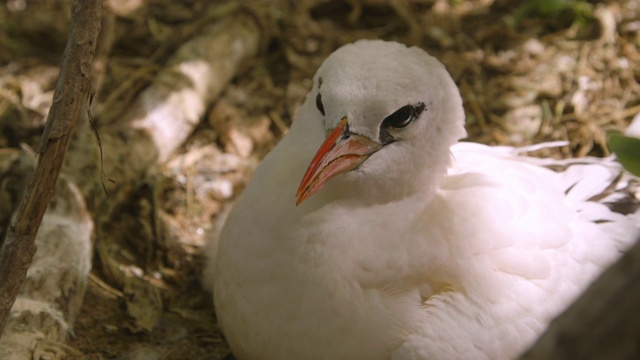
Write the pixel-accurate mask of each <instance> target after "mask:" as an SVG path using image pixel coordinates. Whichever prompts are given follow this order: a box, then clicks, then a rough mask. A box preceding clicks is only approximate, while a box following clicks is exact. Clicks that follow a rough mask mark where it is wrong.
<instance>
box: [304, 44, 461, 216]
mask: <svg viewBox="0 0 640 360" xmlns="http://www.w3.org/2000/svg"><path fill="white" fill-rule="evenodd" d="M306 102H307V103H306V104H305V106H303V111H301V114H299V116H304V117H308V119H304V120H305V121H319V122H322V124H323V125H324V126H323V127H324V129H325V131H326V134H327V135H326V139H325V141H324V142H323V144H322V145H321V146H320V148H319V149H318V150H317V153H316V154H315V156H314V157H313V159H312V160H311V164H310V165H309V167H308V169H307V171H306V173H305V174H304V177H303V179H302V181H301V183H300V187H299V188H298V192H297V194H296V196H297V197H298V201H297V203H296V204H300V203H302V202H303V201H305V200H306V199H308V198H309V197H310V196H312V195H314V194H315V193H317V192H319V191H320V190H321V189H322V188H323V187H324V186H325V185H326V184H327V183H328V182H332V183H339V184H338V185H340V186H341V187H342V188H343V189H350V190H347V191H351V192H362V191H364V192H369V193H371V192H375V194H376V196H378V197H379V198H381V199H382V198H386V199H397V198H398V197H402V196H406V195H407V194H410V193H413V192H416V191H419V190H420V189H429V188H435V187H437V185H438V184H439V180H440V179H441V178H442V177H443V176H444V174H445V173H446V168H447V166H448V165H449V163H450V157H451V156H450V152H449V147H450V146H451V145H452V144H454V143H455V142H457V141H458V140H459V139H460V138H462V137H464V136H465V135H466V132H465V130H464V110H463V108H462V100H461V98H460V94H459V91H458V88H457V87H456V85H455V83H454V82H453V80H452V79H451V76H450V75H449V73H448V72H447V70H446V69H445V67H444V66H443V65H442V64H441V63H440V62H439V61H438V60H436V59H435V58H434V57H432V56H430V55H428V54H427V53H426V52H425V51H423V50H421V49H419V48H407V47H406V46H404V45H402V44H398V43H394V42H385V41H379V40H375V41H369V40H362V41H358V42H356V43H354V44H350V45H346V46H343V47H342V48H340V49H338V50H337V51H335V52H334V53H333V54H331V55H330V56H329V57H328V58H327V59H326V60H325V62H324V63H323V64H322V66H321V67H320V69H318V72H317V73H316V75H315V77H314V87H313V90H312V91H311V93H310V94H309V96H308V97H307V100H306Z"/></svg>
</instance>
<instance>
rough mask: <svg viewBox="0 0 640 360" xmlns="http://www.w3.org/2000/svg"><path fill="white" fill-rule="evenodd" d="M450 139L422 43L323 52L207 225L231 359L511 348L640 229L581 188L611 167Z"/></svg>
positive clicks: (425, 354)
mask: <svg viewBox="0 0 640 360" xmlns="http://www.w3.org/2000/svg"><path fill="white" fill-rule="evenodd" d="M384 69H389V71H388V72H384ZM404 118H407V119H404ZM403 120H404V121H403ZM407 120H408V121H407ZM328 133H329V135H327V134H328ZM464 135H465V131H464V112H463V109H462V103H461V100H460V96H459V93H458V91H457V88H456V87H455V84H454V83H453V81H452V80H451V78H450V77H449V75H448V73H447V72H446V70H445V69H444V67H443V66H442V65H441V64H440V63H439V62H437V60H435V59H434V58H432V57H430V56H428V55H427V54H426V53H424V52H423V51H422V50H418V49H415V48H411V49H408V48H406V47H404V46H403V45H400V44H396V43H386V42H382V41H360V42H357V43H355V44H352V45H348V46H345V47H343V48H341V49H340V50H338V51H336V52H335V53H334V54H333V55H332V56H331V57H330V58H328V59H327V60H326V61H325V63H324V64H323V66H322V67H321V68H320V69H319V70H318V74H317V75H316V78H315V86H314V89H313V90H312V92H311V94H310V95H309V96H308V98H307V101H306V102H305V104H304V105H303V107H302V109H301V110H300V112H299V114H298V116H297V118H296V121H295V122H294V124H293V126H292V128H291V130H290V132H289V133H288V135H287V136H286V137H285V139H283V140H282V142H281V143H280V144H279V145H278V146H277V147H276V148H275V149H274V150H273V151H272V152H271V153H270V154H269V155H268V156H267V157H266V158H265V159H264V161H263V163H262V164H261V165H260V166H259V168H258V169H257V170H256V173H255V177H254V179H253V181H252V182H251V184H249V186H248V187H247V189H246V190H245V192H244V194H243V195H242V197H241V198H240V199H239V200H238V201H237V203H236V204H235V206H234V209H233V210H232V212H231V214H230V215H229V217H228V219H227V223H226V225H225V227H224V229H223V231H222V234H221V237H220V243H219V247H218V249H217V254H218V255H217V259H215V260H216V261H215V262H216V264H215V269H214V270H215V273H214V298H215V305H216V313H217V316H218V320H219V322H220V325H221V326H222V329H223V332H224V334H225V336H226V338H227V340H228V341H229V343H230V345H231V348H232V351H233V352H234V354H235V355H236V358H237V359H239V360H254V359H279V360H286V359H310V360H311V359H349V360H357V359H363V360H364V359H366V360H376V359H380V360H383V359H402V360H408V359H508V358H512V357H514V356H516V355H518V354H519V353H520V352H521V351H523V350H524V349H525V348H526V347H527V346H528V345H530V344H531V343H532V341H534V340H535V338H536V337H537V336H538V335H539V334H540V333H541V332H542V331H543V330H544V329H545V327H546V326H547V324H548V323H549V321H550V320H551V319H552V318H553V317H554V316H555V315H557V314H558V313H559V312H560V311H562V310H563V309H564V308H565V307H566V306H567V305H569V304H570V302H571V300H572V299H574V298H575V297H576V296H577V295H579V293H580V291H581V289H583V288H584V287H585V286H586V285H587V284H588V283H589V282H590V281H591V280H592V279H593V278H594V277H595V276H596V275H597V274H598V273H599V272H600V271H601V270H602V269H603V268H604V267H606V265H607V264H609V263H611V262H612V261H614V260H615V259H616V258H617V257H618V256H619V255H620V253H621V251H623V249H624V248H625V247H626V246H628V245H629V244H630V243H631V242H632V241H633V240H635V239H636V238H637V237H638V236H639V234H640V230H639V229H638V228H639V225H638V223H637V220H634V219H633V218H632V217H631V216H625V215H620V214H617V213H613V212H611V211H610V210H609V209H608V208H607V207H606V206H605V205H603V204H601V203H598V202H594V201H587V200H589V199H590V198H591V197H592V196H594V195H597V194H599V193H601V192H602V191H604V190H605V188H607V186H608V185H609V184H611V183H612V182H613V181H614V179H615V178H616V176H617V175H618V172H619V171H618V170H617V168H616V167H615V165H614V164H613V163H606V164H595V163H594V164H587V165H575V168H576V169H579V170H576V171H577V172H578V173H579V174H578V175H579V176H577V175H576V174H577V173H576V172H575V171H573V170H571V171H569V170H567V171H565V172H554V171H552V170H549V169H547V168H545V167H543V166H540V165H539V164H535V160H532V159H528V158H524V157H519V156H517V155H515V154H514V153H513V152H509V151H508V150H506V149H504V148H491V147H487V146H484V145H479V144H471V143H457V141H458V139H460V138H461V137H463V136H464ZM323 142H324V144H323ZM456 143H457V144H456ZM321 144H322V146H321ZM327 144H328V145H327ZM325 145H326V146H325ZM318 148H321V150H320V151H318ZM345 149H346V150H345ZM363 149H364V150H363ZM347 150H348V151H347ZM316 151H318V155H316V158H314V161H313V162H312V165H311V166H309V169H308V171H307V174H306V175H305V180H303V183H302V185H301V186H300V189H299V191H298V198H299V200H298V202H299V203H300V205H299V206H296V203H295V198H294V197H293V194H294V193H295V189H297V188H298V183H299V181H300V179H301V177H302V175H303V174H304V172H305V169H307V166H308V165H309V162H310V161H311V159H312V158H313V157H314V154H315V153H316ZM316 159H317V161H316ZM314 164H316V165H314ZM585 174H586V176H585ZM576 183H578V184H577V185H576Z"/></svg>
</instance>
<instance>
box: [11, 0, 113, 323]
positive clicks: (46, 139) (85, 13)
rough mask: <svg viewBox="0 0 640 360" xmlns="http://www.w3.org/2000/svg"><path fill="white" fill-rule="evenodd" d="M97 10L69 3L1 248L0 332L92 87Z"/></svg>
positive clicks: (82, 2)
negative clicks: (65, 31) (34, 152)
mask: <svg viewBox="0 0 640 360" xmlns="http://www.w3.org/2000/svg"><path fill="white" fill-rule="evenodd" d="M101 11H102V1H101V0H75V1H74V2H73V5H72V8H71V12H72V23H71V28H70V29H69V40H68V41H67V47H66V49H65V52H64V55H63V57H62V64H61V66H60V76H59V78H58V83H57V86H56V90H55V93H54V96H53V104H52V105H51V110H50V111H49V116H48V118H47V124H46V126H45V129H44V133H43V134H42V140H41V143H40V148H39V150H38V153H39V159H38V164H37V166H36V169H35V171H34V173H33V175H32V176H31V179H30V180H29V185H28V186H27V190H26V193H25V196H24V198H23V199H22V202H21V204H20V207H19V209H18V213H17V216H16V218H15V220H14V221H13V222H12V223H11V224H10V225H9V229H8V231H7V236H6V239H5V241H4V244H3V247H2V249H1V251H0V331H2V330H3V329H4V326H5V324H6V321H7V318H8V315H9V311H10V310H11V307H12V305H13V303H14V301H15V299H16V296H17V295H18V292H19V291H20V287H21V286H22V283H23V282H24V279H25V277H26V274H27V270H28V269H29V265H30V264H31V259H32V258H33V254H34V253H35V251H36V246H35V243H34V242H35V237H36V233H37V232H38V228H39V227H40V223H41V221H42V217H43V216H44V213H45V210H46V209H47V205H48V204H49V200H50V199H51V196H52V195H53V191H54V187H55V183H56V180H57V179H58V174H59V173H60V168H61V167H62V163H63V161H64V155H65V152H66V151H67V147H68V145H69V140H70V139H71V134H72V132H73V128H74V127H75V123H76V120H77V118H78V115H79V113H80V109H81V107H82V103H83V102H84V101H85V100H86V98H87V93H88V92H89V89H90V73H91V67H92V61H93V55H94V52H95V47H96V39H97V37H98V33H99V31H100V16H101Z"/></svg>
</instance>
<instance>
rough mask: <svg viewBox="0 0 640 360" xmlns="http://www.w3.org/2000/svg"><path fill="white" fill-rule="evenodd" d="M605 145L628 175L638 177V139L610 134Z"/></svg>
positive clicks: (639, 166)
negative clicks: (616, 157)
mask: <svg viewBox="0 0 640 360" xmlns="http://www.w3.org/2000/svg"><path fill="white" fill-rule="evenodd" d="M607 143H608V145H609V149H611V151H613V152H614V153H615V154H616V156H618V161H619V162H620V163H621V164H622V166H624V168H625V169H627V170H628V171H629V172H630V173H632V174H634V175H637V176H640V139H638V138H635V137H630V136H625V135H623V134H620V133H611V134H609V136H607Z"/></svg>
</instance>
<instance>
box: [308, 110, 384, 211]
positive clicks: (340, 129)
mask: <svg viewBox="0 0 640 360" xmlns="http://www.w3.org/2000/svg"><path fill="white" fill-rule="evenodd" d="M381 147H382V146H381V145H380V144H378V143H377V142H375V141H373V140H371V139H369V138H367V137H365V136H362V135H358V134H354V133H351V132H350V131H349V123H348V122H347V118H346V117H344V118H343V119H342V121H340V123H339V124H338V126H336V127H335V129H333V130H332V131H331V133H330V134H329V136H327V139H326V140H325V141H324V143H322V145H321V146H320V149H318V152H317V153H316V155H315V156H314V157H313V160H311V164H309V168H307V172H306V173H305V174H304V177H303V178H302V182H301V183H300V187H298V192H297V193H296V196H297V197H298V201H296V206H297V205H300V204H301V203H302V202H303V201H305V200H306V199H308V198H309V197H311V196H312V195H313V194H315V193H317V192H318V191H320V189H322V187H323V186H324V185H325V184H326V183H327V182H328V181H329V180H330V179H331V178H332V177H334V176H336V175H338V174H342V173H344V172H347V171H350V170H353V169H355V168H357V167H358V166H359V165H360V164H362V163H363V162H364V161H365V160H366V159H367V158H368V157H369V156H370V155H371V154H373V153H374V152H376V151H378V150H380V148H381Z"/></svg>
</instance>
